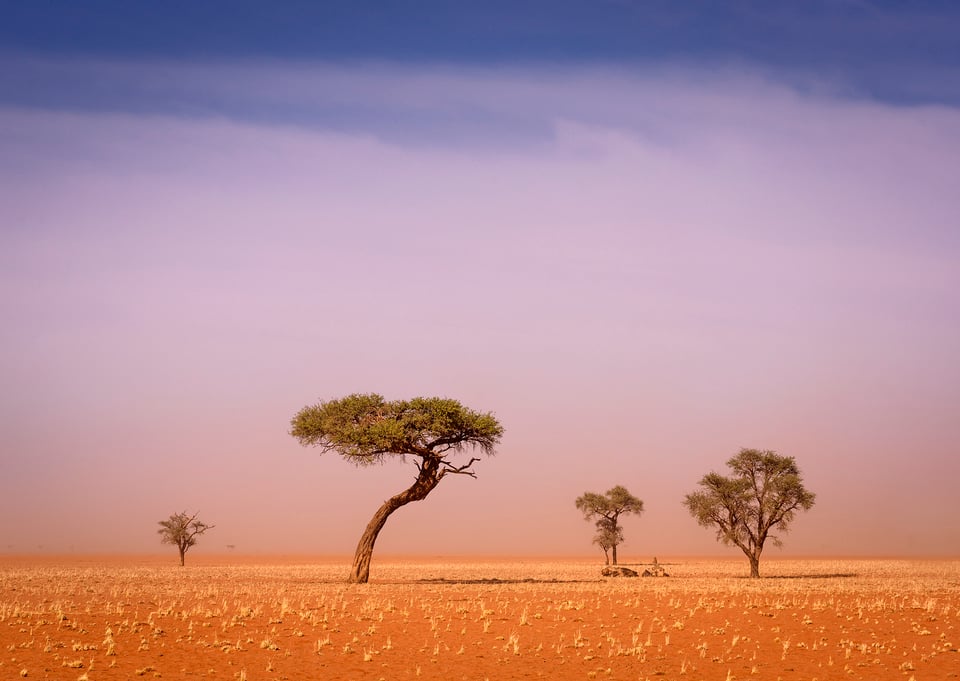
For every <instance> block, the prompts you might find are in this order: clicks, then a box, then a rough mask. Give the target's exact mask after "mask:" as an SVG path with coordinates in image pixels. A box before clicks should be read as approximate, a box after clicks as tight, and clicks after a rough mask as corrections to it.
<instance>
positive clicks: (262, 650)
mask: <svg viewBox="0 0 960 681" xmlns="http://www.w3.org/2000/svg"><path fill="white" fill-rule="evenodd" d="M662 562H663V563H664V564H666V567H667V569H668V571H670V573H671V575H672V576H671V577H669V578H663V579H649V578H646V579H645V578H639V579H615V580H611V579H607V580H604V579H601V578H600V577H599V568H600V565H599V564H598V563H597V562H595V561H587V560H576V559H563V560H556V561H552V560H549V559H543V558H538V559H528V560H519V559H513V560H511V559H496V560H493V559H478V560H471V559H456V560H451V561H441V560H439V559H438V560H424V559H404V560H400V559H396V558H379V559H378V557H377V556H374V562H373V567H372V572H371V577H372V580H371V583H370V584H366V585H349V584H345V583H343V582H342V579H343V578H344V576H345V575H346V574H347V572H348V567H349V566H348V561H347V560H345V559H308V558H303V557H287V558H282V559H277V558H274V557H257V558H242V557H236V556H229V557H227V556H224V557H218V558H210V557H206V558H204V557H197V558H196V559H194V558H193V557H192V556H190V555H189V554H188V556H187V563H188V564H187V566H186V567H185V568H180V567H179V566H177V565H176V558H175V556H174V555H169V556H163V557H146V558H144V557H83V558H81V557H60V558H49V557H48V558H41V557H9V556H8V557H0V679H11V680H12V679H18V678H21V677H23V678H27V679H66V680H68V681H73V680H74V679H81V680H84V679H86V680H89V681H100V680H103V681H109V680H111V679H116V680H120V679H124V680H125V679H134V678H139V677H142V678H145V679H154V678H166V679H181V678H199V677H204V678H210V679H227V680H240V681H243V680H250V681H254V680H260V679H278V680H279V679H291V680H292V679H388V680H392V679H416V678H418V677H419V678H422V679H471V680H473V679H477V680H482V679H540V678H542V679H594V678H595V679H630V680H636V679H680V678H685V679H717V680H718V681H723V680H729V679H749V678H754V679H764V680H768V679H769V680H771V681H773V680H775V679H784V680H786V679H797V680H801V679H802V680H804V681H810V680H811V679H822V680H827V679H869V680H871V681H875V680H882V679H898V680H903V681H909V679H911V678H914V679H916V680H917V681H920V680H922V679H949V678H960V655H958V653H957V647H958V644H960V629H958V624H960V561H945V560H944V561H916V560H883V561H879V560H878V561H870V560H820V559H818V560H768V561H765V562H763V563H762V564H761V571H762V572H763V573H764V574H765V575H766V577H765V578H764V579H762V580H750V579H747V578H745V577H744V575H745V574H746V572H747V564H746V561H745V560H736V561H731V560H722V561H721V560H694V559H683V560H675V561H668V560H663V561H662ZM634 567H637V568H639V569H641V570H642V568H643V566H634Z"/></svg>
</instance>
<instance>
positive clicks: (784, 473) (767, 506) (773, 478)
mask: <svg viewBox="0 0 960 681" xmlns="http://www.w3.org/2000/svg"><path fill="white" fill-rule="evenodd" d="M727 466H728V467H729V468H730V470H731V473H732V475H730V476H729V477H727V476H723V475H720V474H719V473H709V474H708V475H705V476H703V479H701V480H700V490H698V491H696V492H693V493H691V494H688V495H687V496H686V498H685V499H684V501H683V505H684V506H686V507H687V510H689V511H690V515H692V516H693V517H694V518H696V520H697V522H698V523H700V524H701V525H703V526H704V527H716V529H717V539H718V540H719V541H721V542H723V543H724V544H733V545H735V546H738V547H739V548H740V550H741V551H743V552H744V554H746V556H747V558H748V559H749V560H750V576H751V577H759V576H760V554H761V553H763V545H764V543H766V541H767V540H768V539H769V540H770V541H772V542H773V543H774V545H775V546H781V545H782V541H781V539H780V537H779V536H777V535H775V534H773V531H774V530H780V531H782V532H787V530H788V529H789V525H790V523H791V522H792V521H793V518H794V515H795V514H796V512H797V511H798V510H802V511H809V510H810V509H811V508H812V507H813V502H814V500H815V498H816V495H814V494H812V493H811V492H808V491H807V489H806V488H805V487H804V486H803V481H802V479H801V477H800V470H799V469H798V468H797V464H796V462H795V461H794V459H793V457H792V456H780V455H779V454H777V453H776V452H773V451H769V450H764V451H759V450H756V449H741V450H740V453H739V454H737V455H736V456H734V457H733V458H731V459H730V460H729V461H727Z"/></svg>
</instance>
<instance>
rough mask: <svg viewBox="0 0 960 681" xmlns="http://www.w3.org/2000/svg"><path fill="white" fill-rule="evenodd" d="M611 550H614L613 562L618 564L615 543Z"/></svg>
mask: <svg viewBox="0 0 960 681" xmlns="http://www.w3.org/2000/svg"><path fill="white" fill-rule="evenodd" d="M610 550H611V551H612V552H613V564H614V565H616V564H617V545H616V544H614V545H613V546H612V547H611V548H610Z"/></svg>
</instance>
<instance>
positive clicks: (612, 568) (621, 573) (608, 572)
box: [600, 565, 639, 577]
mask: <svg viewBox="0 0 960 681" xmlns="http://www.w3.org/2000/svg"><path fill="white" fill-rule="evenodd" d="M600 574H601V575H603V576H604V577H638V576H639V574H638V573H637V571H636V570H631V569H630V568H627V567H621V566H619V565H607V566H606V567H604V568H603V569H602V570H600Z"/></svg>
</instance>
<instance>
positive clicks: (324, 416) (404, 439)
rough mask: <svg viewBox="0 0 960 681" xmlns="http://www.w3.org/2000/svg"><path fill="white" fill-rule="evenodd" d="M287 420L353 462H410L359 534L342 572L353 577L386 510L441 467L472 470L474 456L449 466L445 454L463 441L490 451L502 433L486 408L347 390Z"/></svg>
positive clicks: (423, 492) (363, 575) (417, 496)
mask: <svg viewBox="0 0 960 681" xmlns="http://www.w3.org/2000/svg"><path fill="white" fill-rule="evenodd" d="M290 423H291V426H292V428H291V430H290V434H291V435H292V436H293V437H295V438H297V440H299V441H300V444H302V445H304V446H306V445H316V446H318V447H320V448H321V450H322V451H324V452H329V451H333V452H336V453H337V454H339V455H340V456H342V457H343V458H344V459H346V460H348V461H350V462H351V463H354V464H356V465H357V466H372V465H375V464H381V463H383V462H384V461H386V459H387V457H399V458H400V459H401V460H402V461H405V460H406V458H407V457H408V456H409V457H413V459H414V461H415V463H416V466H417V478H416V480H415V481H414V483H413V485H411V486H410V487H409V488H408V489H406V490H404V491H403V492H400V493H399V494H396V495H394V496H393V497H390V498H389V499H387V500H386V501H385V502H384V503H383V505H382V506H381V507H380V509H379V510H378V511H377V512H376V513H375V514H374V515H373V518H372V519H371V520H370V522H369V523H368V524H367V528H366V530H364V532H363V535H362V536H361V537H360V542H359V543H358V544H357V551H356V553H355V555H354V559H353V569H352V571H351V573H350V581H351V582H356V583H365V582H366V581H367V580H368V579H369V578H370V559H371V557H372V556H373V547H374V544H375V543H376V541H377V536H378V535H379V534H380V530H382V529H383V526H384V524H385V523H386V522H387V518H388V517H389V516H390V514H391V513H393V512H394V511H396V510H397V509H398V508H400V507H401V506H404V505H406V504H408V503H410V502H411V501H420V500H421V499H424V498H426V496H427V495H428V494H429V493H430V492H431V491H432V490H433V488H434V487H436V486H437V484H439V482H440V481H441V480H442V479H443V478H444V476H446V475H447V474H448V473H453V474H457V475H469V476H471V477H476V473H474V471H473V470H471V467H472V466H473V464H474V463H476V462H477V461H479V459H478V458H476V457H471V458H470V460H469V461H467V462H466V463H465V464H462V465H459V466H457V465H454V464H453V463H451V462H450V460H449V457H450V456H451V455H454V454H458V453H460V452H462V451H463V450H464V449H467V448H471V449H476V448H479V449H480V451H481V452H483V453H485V454H493V452H494V446H495V445H496V444H497V443H499V441H500V437H501V436H502V435H503V427H502V426H501V425H500V423H499V422H498V421H497V419H496V418H495V417H494V416H493V415H492V414H490V413H480V412H475V411H472V410H470V409H468V408H466V407H464V406H463V405H462V404H460V403H459V402H457V401H456V400H451V399H447V398H440V397H416V398H414V399H411V400H396V401H392V402H388V401H386V400H385V399H384V398H383V397H381V396H380V395H376V394H367V395H361V394H354V395H349V396H347V397H344V398H341V399H338V400H331V401H329V402H320V403H319V404H317V405H314V406H308V407H304V408H303V409H301V410H300V411H299V412H297V414H296V415H295V416H294V417H293V419H292V420H291V422H290Z"/></svg>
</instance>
